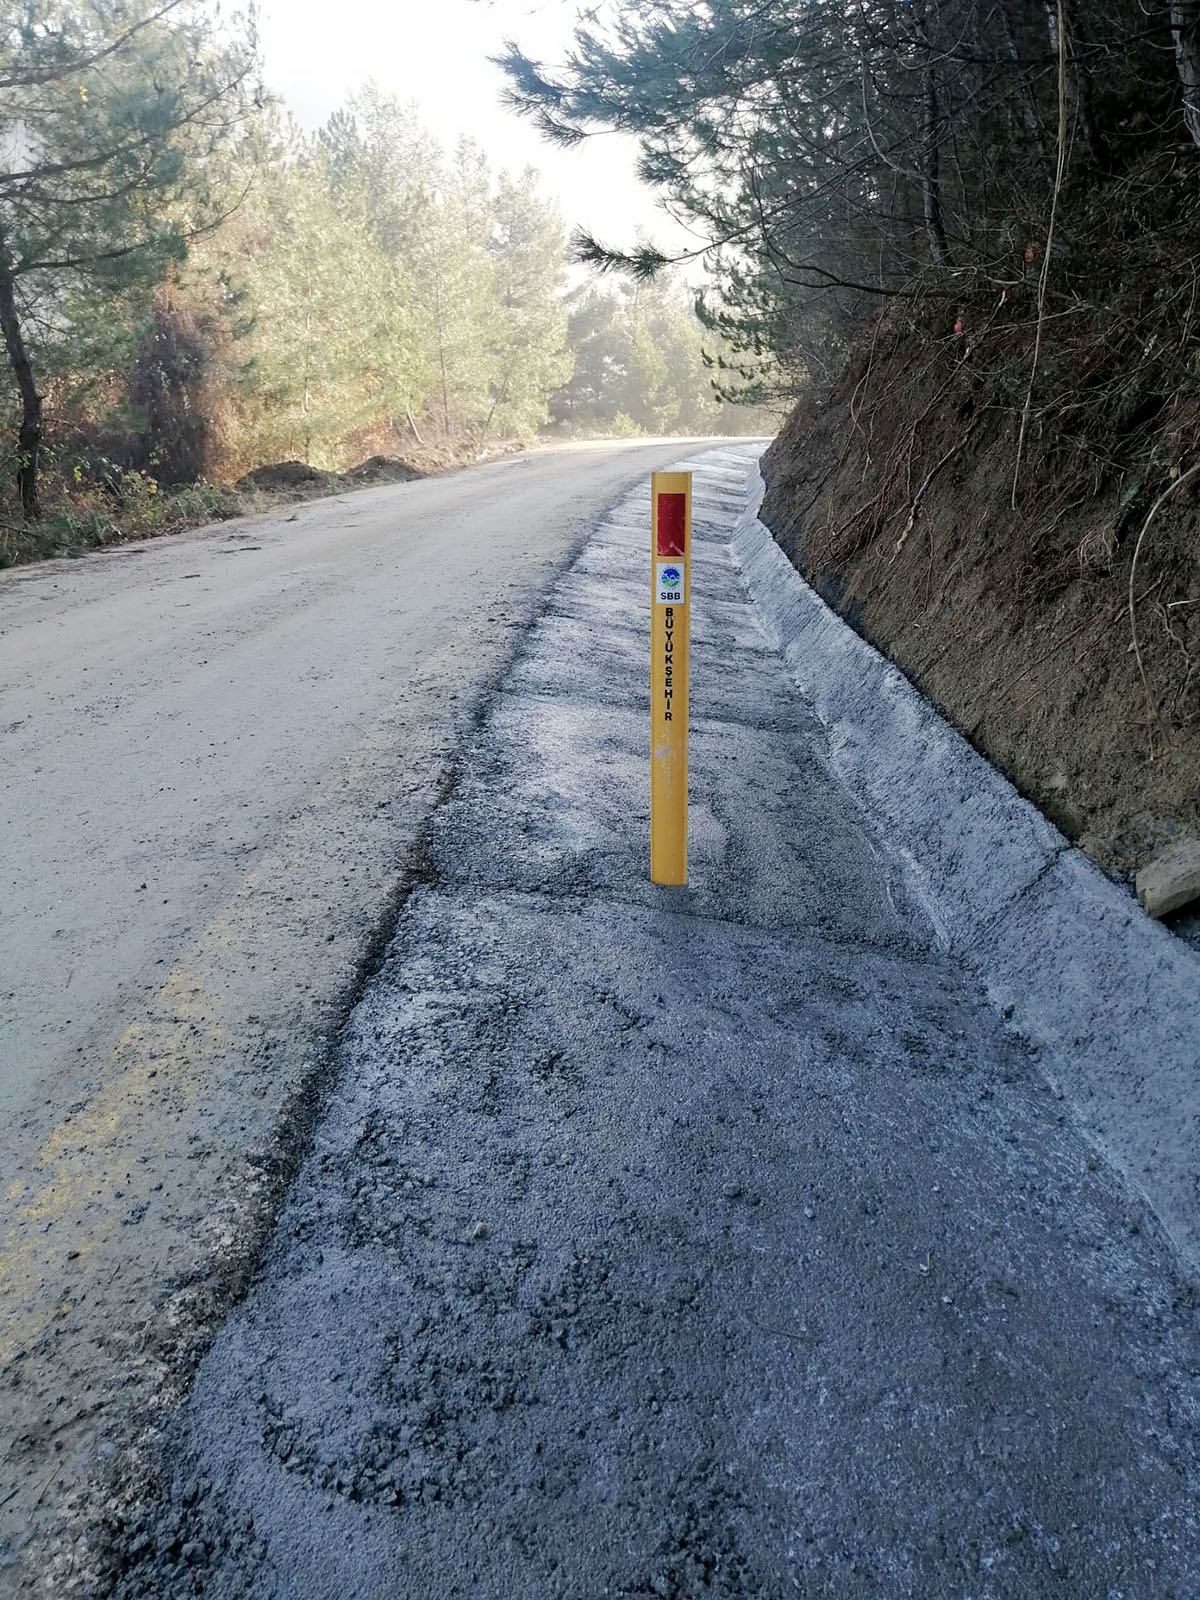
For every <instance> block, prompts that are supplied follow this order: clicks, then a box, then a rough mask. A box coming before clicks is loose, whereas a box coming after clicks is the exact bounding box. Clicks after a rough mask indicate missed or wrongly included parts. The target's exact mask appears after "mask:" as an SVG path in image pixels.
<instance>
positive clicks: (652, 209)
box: [261, 0, 697, 252]
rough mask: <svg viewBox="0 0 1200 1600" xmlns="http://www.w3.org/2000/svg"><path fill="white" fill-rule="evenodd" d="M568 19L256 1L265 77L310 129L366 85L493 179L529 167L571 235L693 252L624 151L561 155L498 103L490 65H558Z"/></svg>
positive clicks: (501, 6)
mask: <svg viewBox="0 0 1200 1600" xmlns="http://www.w3.org/2000/svg"><path fill="white" fill-rule="evenodd" d="M575 9H576V8H575V5H574V3H573V0H542V3H539V0H399V3H396V0H391V3H388V0H264V3H263V7H262V14H261V40H262V49H263V60H264V76H265V79H266V82H267V85H268V87H269V88H271V89H273V90H274V91H275V92H276V93H277V94H279V95H281V96H282V98H283V99H284V100H285V101H286V103H287V104H288V106H289V107H290V108H291V110H292V112H293V114H294V115H295V116H296V118H297V120H298V121H299V122H300V123H301V124H302V125H303V126H305V127H307V128H315V127H318V126H319V125H320V124H321V123H322V122H323V121H324V120H325V118H326V117H328V115H329V114H330V112H331V111H333V110H335V109H336V108H337V106H338V105H340V104H341V103H342V101H343V100H344V99H345V98H346V96H347V95H348V94H351V93H353V91H354V90H355V89H357V88H359V87H360V86H361V85H362V84H363V83H364V82H366V81H367V80H368V79H370V78H374V79H375V81H376V82H377V83H378V84H379V85H380V86H381V88H383V89H384V90H386V91H388V92H390V93H392V94H395V95H396V96H397V97H398V98H399V99H401V100H405V101H410V100H411V101H415V102H416V104H417V106H418V107H419V109H420V113H421V120H422V122H423V123H424V125H425V126H426V127H427V128H428V129H429V130H430V131H431V132H432V133H434V134H435V135H436V136H437V137H438V138H439V139H440V140H441V141H442V142H443V143H444V144H446V145H447V146H452V145H453V144H454V142H455V140H456V139H457V138H458V137H459V135H460V134H468V135H470V136H471V137H472V138H474V139H477V140H478V141H479V142H480V143H481V144H482V145H483V146H484V147H485V149H487V151H488V152H489V154H490V156H491V160H492V164H493V166H494V167H495V168H497V169H500V168H503V167H508V168H509V169H511V170H514V171H520V170H521V169H523V168H524V167H526V166H534V167H537V168H538V169H539V170H540V172H541V173H542V189H543V192H544V193H545V194H547V195H550V196H553V197H554V198H556V199H557V200H558V203H559V205H560V206H561V208H562V212H563V218H564V221H565V222H566V224H567V227H568V229H570V228H573V227H576V226H583V227H586V228H587V229H588V231H589V232H591V233H592V234H594V235H595V236H596V237H597V238H599V239H600V240H602V241H603V242H604V243H605V244H609V245H613V246H625V245H629V244H631V243H632V242H633V239H634V235H635V233H636V231H637V230H638V229H639V228H640V229H641V230H643V231H644V232H646V233H648V234H649V235H650V237H651V238H652V239H653V241H654V242H655V243H656V244H658V245H659V246H660V248H663V249H665V250H667V251H668V252H671V251H679V250H686V249H689V248H694V247H695V245H696V243H697V240H696V238H695V236H694V235H692V234H690V233H688V232H686V231H684V230H683V229H682V228H680V227H679V226H678V225H677V224H675V223H674V222H672V221H671V219H670V218H669V217H667V216H666V214H665V213H664V212H663V211H661V210H660V209H659V208H658V206H657V204H656V202H655V199H654V196H653V194H652V193H651V191H650V190H648V189H647V188H646V187H645V186H644V185H643V184H640V183H638V181H637V178H636V176H635V174H634V160H635V157H636V145H635V143H634V141H633V140H632V139H629V138H627V137H626V136H625V135H619V134H610V133H603V134H600V135H598V136H597V137H595V138H592V139H588V140H587V141H585V142H584V144H583V145H581V146H576V147H575V148H574V149H572V150H563V149H559V148H556V147H554V146H552V145H549V144H547V143H546V142H545V141H544V140H542V139H541V138H540V137H539V136H538V134H537V132H536V130H535V129H534V128H533V127H532V126H531V125H530V124H528V123H526V122H525V121H524V120H523V119H521V118H519V117H517V116H516V115H515V114H514V113H513V112H511V111H508V110H506V109H505V108H504V107H503V106H502V104H501V102H500V96H501V93H502V91H503V88H504V78H503V75H502V74H501V72H500V71H499V69H498V68H496V67H494V66H492V65H491V64H490V62H489V61H488V56H489V55H492V54H495V53H497V52H498V51H499V50H500V49H501V47H502V46H503V44H504V42H505V41H506V40H507V39H515V40H516V42H517V43H518V44H519V45H520V46H521V48H522V49H523V50H524V51H525V52H526V54H527V55H532V56H534V57H535V58H537V59H541V60H543V61H545V62H547V63H554V62H556V61H557V60H559V59H560V58H561V56H562V54H563V53H564V51H565V48H566V46H567V44H568V43H569V40H570V37H571V31H572V23H573V20H574V16H575Z"/></svg>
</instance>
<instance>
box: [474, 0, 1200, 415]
mask: <svg viewBox="0 0 1200 1600" xmlns="http://www.w3.org/2000/svg"><path fill="white" fill-rule="evenodd" d="M1184 12H1186V13H1187V14H1188V16H1190V17H1191V18H1192V19H1193V20H1192V21H1191V22H1189V23H1188V25H1187V28H1186V29H1184V30H1183V32H1181V31H1180V30H1179V28H1176V31H1175V37H1174V48H1172V34H1171V29H1170V27H1169V26H1168V7H1166V6H1161V7H1150V8H1147V7H1144V6H1141V5H1139V4H1138V3H1137V0H1096V3H1095V4H1089V5H1087V6H1084V5H1082V4H1080V3H1078V0H1064V3H1063V4H1062V5H1061V7H1060V6H1059V5H1057V4H1050V5H1046V4H1043V0H997V3H996V4H989V5H987V6H980V5H978V4H977V3H976V0H858V3H856V4H854V5H847V4H846V3H845V0H805V3H804V4H802V5H796V4H795V3H794V0H707V3H706V4H704V5H701V6H696V5H694V4H692V0H649V3H646V0H615V3H614V5H613V6H612V7H611V8H610V9H608V10H606V11H605V12H604V13H602V14H601V13H596V12H595V11H592V12H588V13H585V19H584V21H583V22H582V23H581V25H580V27H579V28H578V30H577V33H576V37H575V41H574V47H573V48H572V50H571V51H570V53H569V55H568V58H567V60H566V62H565V64H564V65H563V67H562V68H561V69H559V70H551V69H548V68H546V67H544V66H542V65H541V64H539V63H536V62H532V61H530V60H529V59H527V58H526V57H525V56H523V55H522V54H521V52H520V50H519V48H518V47H517V46H515V45H513V46H510V47H509V48H508V50H507V52H506V53H505V55H504V56H503V58H502V63H501V64H502V65H503V66H504V67H505V69H506V71H507V73H508V77H509V82H510V91H509V99H510V101H511V103H512V104H513V105H514V106H515V107H516V108H517V109H519V110H521V111H523V112H524V113H526V114H527V115H528V116H530V118H531V119H532V120H533V121H534V122H535V123H536V124H537V125H538V126H539V127H540V128H541V129H542V131H543V132H544V133H546V135H547V136H548V137H550V138H552V139H556V140H558V141H560V142H566V143H571V142H577V141H578V140H580V139H582V138H586V137H589V136H590V135H592V134H594V133H598V132H608V131H612V130H620V131H622V132H626V133H632V134H634V135H636V137H637V138H638V140H639V141H640V146H641V158H640V168H641V175H642V177H643V178H644V179H645V180H646V181H647V182H649V183H652V184H654V185H656V186H658V187H659V188H660V189H661V190H662V192H663V195H664V198H665V199H666V201H667V203H668V205H669V208H670V209H671V211H672V213H673V214H674V215H676V216H677V217H679V218H681V219H682V220H684V221H686V222H687V223H689V224H690V225H691V226H692V228H693V230H694V231H695V232H696V234H697V235H698V236H699V238H700V239H701V241H702V243H701V245H700V246H699V247H698V249H697V250H696V251H695V252H693V256H695V255H703V256H705V258H706V260H707V264H708V266H709V268H710V270H711V275H712V281H713V291H714V292H713V293H712V294H711V295H710V296H709V297H708V303H707V304H706V308H705V317H706V320H707V325H708V326H709V328H710V330H712V331H713V332H715V333H720V335H721V336H722V337H723V339H724V340H725V341H726V342H727V343H728V344H730V345H732V346H733V347H734V351H735V359H734V361H733V364H732V365H731V366H727V367H726V368H723V369H720V371H721V388H722V392H723V393H724V394H726V395H727V396H734V395H740V396H742V397H745V398H747V399H751V400H754V401H762V400H763V399H766V398H769V397H770V396H771V395H773V394H788V393H792V392H794V391H795V390H796V389H797V388H798V387H801V386H803V385H804V384H805V383H807V382H809V381H811V380H812V379H814V378H826V377H829V376H832V375H833V374H834V373H836V372H837V371H839V370H840V367H841V365H842V363H843V360H844V357H845V354H846V351H847V348H848V343H849V340H850V338H851V336H852V334H853V332H854V330H855V328H856V327H857V326H858V325H859V324H860V322H861V320H862V318H863V316H864V313H865V312H866V311H867V310H869V309H875V310H878V309H880V308H881V307H882V306H883V305H886V304H887V303H888V302H890V301H893V300H896V299H900V300H907V299H910V298H914V297H917V296H921V295H937V294H939V293H947V294H953V295H954V296H955V297H958V296H960V295H961V294H962V292H963V286H964V285H966V286H969V287H972V288H973V287H975V286H988V287H992V286H995V287H996V288H1000V287H1003V286H1005V285H1010V286H1012V285H1014V283H1015V282H1016V281H1018V280H1019V279H1020V276H1021V274H1020V270H1019V266H1018V263H1019V262H1020V259H1021V258H1020V252H1021V251H1022V250H1023V249H1024V248H1025V246H1026V243H1027V241H1028V240H1029V239H1030V238H1033V239H1037V238H1039V237H1044V235H1045V229H1046V215H1047V211H1048V209H1049V203H1050V191H1051V187H1052V182H1053V177H1054V168H1055V161H1054V156H1055V144H1056V135H1057V118H1058V88H1059V79H1060V73H1059V67H1060V52H1061V67H1062V74H1061V76H1062V82H1063V86H1064V91H1065V96H1066V100H1067V109H1068V124H1069V125H1068V130H1067V145H1066V147H1065V148H1066V149H1067V150H1068V152H1069V160H1070V167H1069V172H1068V185H1069V186H1071V185H1073V186H1074V188H1073V190H1072V193H1074V192H1075V191H1076V190H1079V191H1082V189H1083V188H1084V187H1085V186H1086V185H1087V184H1088V183H1090V182H1095V181H1096V180H1097V179H1098V178H1104V177H1107V176H1109V175H1112V176H1113V177H1119V176H1120V177H1123V176H1125V175H1127V174H1128V175H1130V176H1132V172H1133V168H1134V164H1135V163H1136V161H1137V159H1138V153H1139V141H1140V140H1142V139H1147V138H1149V139H1159V140H1161V139H1165V140H1167V141H1168V142H1170V143H1171V144H1172V147H1173V149H1174V150H1175V151H1176V152H1177V151H1178V150H1179V145H1180V141H1181V140H1182V139H1183V137H1184V136H1185V128H1184V122H1185V117H1184V113H1183V107H1184V105H1185V104H1186V105H1191V104H1192V103H1193V102H1194V98H1195V97H1194V95H1190V96H1189V95H1188V94H1186V93H1185V94H1184V96H1183V97H1182V99H1181V96H1180V85H1179V82H1177V81H1176V59H1177V60H1178V64H1179V75H1180V77H1181V78H1183V79H1184V83H1185V88H1186V84H1187V82H1188V81H1190V79H1189V78H1188V73H1190V72H1192V69H1193V67H1194V69H1195V76H1196V78H1197V81H1200V34H1198V33H1197V28H1198V27H1200V23H1198V22H1197V21H1196V20H1195V19H1196V18H1197V17H1200V12H1197V10H1196V7H1195V5H1194V4H1193V3H1191V0H1189V3H1188V4H1187V5H1180V6H1176V7H1172V8H1170V15H1171V16H1182V15H1183V13H1184ZM1060 15H1061V18H1062V21H1063V24H1064V29H1063V32H1064V37H1063V39H1062V40H1060V39H1059V38H1058V32H1059V17H1060ZM1189 30H1190V34H1189ZM1185 34H1188V37H1190V41H1191V47H1194V48H1193V51H1192V53H1193V55H1194V56H1195V60H1194V61H1192V58H1191V56H1189V54H1188V48H1189V46H1188V37H1185ZM1194 120H1195V121H1196V127H1195V128H1194V129H1192V130H1191V131H1192V133H1193V138H1194V139H1195V140H1196V141H1197V142H1200V113H1195V118H1194ZM1188 126H1189V128H1191V124H1190V123H1189V125H1188ZM1187 155H1188V158H1189V159H1190V160H1191V161H1192V162H1193V163H1194V160H1195V149H1194V147H1193V148H1191V149H1190V150H1189V151H1188V152H1187ZM1136 181H1137V185H1138V187H1139V188H1140V187H1141V186H1142V185H1144V184H1145V183H1146V180H1145V178H1144V177H1142V176H1141V175H1139V176H1138V178H1137V180H1136ZM1118 194H1119V199H1120V202H1121V203H1122V204H1123V205H1125V204H1128V202H1129V198H1130V196H1129V193H1128V191H1126V192H1121V191H1118ZM1070 214H1071V211H1070V210H1069V208H1068V207H1065V206H1064V207H1063V208H1060V211H1059V222H1060V224H1063V223H1064V222H1065V220H1066V218H1067V216H1068V215H1070ZM576 250H577V254H578V256H579V258H580V259H581V260H583V261H586V262H590V263H591V264H593V265H595V266H598V267H600V268H608V269H610V270H619V271H622V272H625V273H627V274H629V275H631V276H633V277H635V278H645V277H653V276H654V275H655V274H656V273H657V272H658V271H659V270H660V269H661V268H662V267H663V265H664V264H665V258H664V257H663V255H662V253H661V252H659V251H657V250H656V249H655V248H654V247H653V246H651V245H648V244H646V243H641V244H637V245H634V246H633V247H628V248H623V249H613V248H610V247H608V246H606V245H604V244H602V243H600V242H598V241H597V240H595V239H594V238H592V237H590V236H589V235H587V234H583V235H581V236H580V237H579V238H578V239H577V240H576ZM947 274H952V275H953V284H952V286H947V285H946V284H945V281H944V280H945V276H946V275H947ZM939 280H940V281H939Z"/></svg>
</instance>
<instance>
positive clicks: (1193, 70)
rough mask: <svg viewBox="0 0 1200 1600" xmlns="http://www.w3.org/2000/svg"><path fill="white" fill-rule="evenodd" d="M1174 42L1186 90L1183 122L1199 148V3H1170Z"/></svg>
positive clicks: (1191, 0)
mask: <svg viewBox="0 0 1200 1600" xmlns="http://www.w3.org/2000/svg"><path fill="white" fill-rule="evenodd" d="M1170 14H1171V38H1172V39H1173V40H1174V41H1175V65H1176V66H1177V67H1178V69H1179V82H1180V85H1181V87H1182V89H1183V120H1184V122H1185V123H1186V125H1187V131H1188V132H1189V133H1190V134H1191V136H1192V143H1193V144H1194V145H1196V146H1197V148H1200V0H1171V5H1170Z"/></svg>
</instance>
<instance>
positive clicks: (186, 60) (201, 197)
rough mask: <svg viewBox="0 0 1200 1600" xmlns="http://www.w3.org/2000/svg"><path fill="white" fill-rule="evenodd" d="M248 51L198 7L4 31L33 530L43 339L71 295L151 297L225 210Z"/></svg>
mask: <svg viewBox="0 0 1200 1600" xmlns="http://www.w3.org/2000/svg"><path fill="white" fill-rule="evenodd" d="M253 43H254V42H253V37H252V34H250V33H248V32H247V31H246V30H243V31H242V32H241V33H240V34H238V33H235V32H230V31H225V30H222V29H219V28H218V27H217V25H216V23H215V21H214V14H213V13H212V12H211V10H210V8H209V7H208V6H207V5H205V4H204V3H203V0H78V3H74V4H69V5H67V4H62V3H58V0H24V3H23V5H22V7H21V10H20V14H19V17H17V16H13V15H12V14H11V12H10V16H9V19H8V21H7V23H5V24H0V88H3V91H4V92H3V96H2V97H0V149H3V151H4V152H5V156H4V161H3V165H2V166H0V333H2V334H3V339H4V346H5V351H6V354H7V357H8V362H9V367H10V370H11V372H12V376H13V379H14V382H15V386H16V389H17V392H18V395H19V397H20V403H21V422H20V427H19V432H18V441H17V442H18V457H19V465H18V486H19V491H20V496H21V502H22V507H23V509H24V511H25V514H26V515H27V516H29V517H36V516H38V515H39V513H40V509H41V505H40V491H39V470H40V455H41V449H42V443H43V434H44V420H43V411H44V403H43V397H42V387H41V384H40V381H39V378H38V361H39V358H40V356H41V354H42V350H43V347H44V345H45V343H46V341H47V338H49V339H50V340H52V339H53V337H54V332H55V331H56V330H59V329H61V328H62V326H63V324H64V309H65V307H66V306H67V304H68V302H69V300H70V297H71V296H72V295H73V294H75V295H78V294H79V293H80V292H81V291H85V292H86V293H87V294H88V295H89V297H92V298H93V299H97V298H98V299H101V300H102V299H103V297H105V296H106V295H113V294H119V293H121V292H123V291H125V290H127V289H128V288H129V287H130V286H131V285H132V284H135V283H140V284H144V285H146V286H150V285H152V284H153V283H154V282H156V281H157V280H158V279H159V278H160V277H161V275H162V272H163V269H164V266H165V264H166V263H167V262H170V261H178V260H180V259H182V257H183V256H184V254H185V252H186V249H187V241H188V238H189V237H190V236H192V235H194V234H195V233H196V232H197V231H199V230H202V229H204V228H205V227H208V226H211V225H212V224H213V222H214V221H215V219H216V217H217V216H218V215H219V213H220V211H221V209H222V208H223V207H224V206H225V205H226V204H227V203H228V196H229V183H228V179H229V172H228V162H229V159H230V155H231V152H233V151H234V150H235V149H236V147H237V146H238V144H239V142H241V141H242V140H244V139H245V138H246V137H247V135H248V130H249V128H250V126H251V123H252V119H253V115H254V105H253V100H254V85H253V79H252V73H253V68H254V49H253ZM34 329H38V330H49V333H48V334H43V335H41V337H39V336H38V335H36V334H35V332H33V331H32V330H34Z"/></svg>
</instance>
